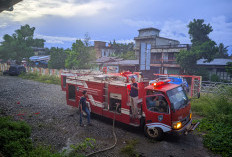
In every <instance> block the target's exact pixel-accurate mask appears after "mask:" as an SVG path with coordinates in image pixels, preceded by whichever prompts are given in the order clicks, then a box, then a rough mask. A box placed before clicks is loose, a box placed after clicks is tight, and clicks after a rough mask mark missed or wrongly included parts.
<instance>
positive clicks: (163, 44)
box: [134, 28, 189, 74]
mask: <svg viewBox="0 0 232 157" xmlns="http://www.w3.org/2000/svg"><path fill="white" fill-rule="evenodd" d="M159 33H160V30H159V29H156V28H143V29H140V30H139V36H138V37H135V38H134V40H135V54H136V57H137V58H139V65H140V70H141V71H144V72H146V71H147V72H148V71H150V72H152V73H160V74H179V72H180V65H179V64H177V62H176V58H175V54H176V53H179V52H180V50H188V49H189V45H188V44H180V42H179V41H177V40H173V39H168V38H164V37H160V36H159Z"/></svg>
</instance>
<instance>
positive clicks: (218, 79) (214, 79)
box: [210, 74, 220, 82]
mask: <svg viewBox="0 0 232 157" xmlns="http://www.w3.org/2000/svg"><path fill="white" fill-rule="evenodd" d="M210 80H211V81H213V82H220V77H219V76H218V75H216V74H213V75H212V76H211V78H210Z"/></svg>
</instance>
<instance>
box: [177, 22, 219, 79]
mask: <svg viewBox="0 0 232 157" xmlns="http://www.w3.org/2000/svg"><path fill="white" fill-rule="evenodd" d="M188 28H189V35H190V39H191V42H192V48H191V50H189V51H187V50H182V51H180V53H179V54H177V55H176V59H177V62H178V63H179V64H180V66H181V68H182V70H184V73H186V74H195V75H196V74H199V72H200V71H201V72H200V73H201V74H203V73H206V72H204V71H203V70H202V68H199V67H198V66H197V64H196V63H197V60H199V59H205V62H210V61H212V60H213V59H214V57H215V55H216V53H217V52H218V47H217V45H216V43H215V42H214V41H212V40H211V39H210V38H209V37H208V35H209V33H210V32H212V31H213V29H212V27H211V26H210V24H208V25H206V24H204V20H203V19H197V20H196V19H194V20H193V22H192V21H191V22H190V23H189V25H188Z"/></svg>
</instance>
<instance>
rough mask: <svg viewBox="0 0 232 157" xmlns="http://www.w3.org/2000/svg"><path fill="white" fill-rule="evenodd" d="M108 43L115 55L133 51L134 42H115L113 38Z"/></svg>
mask: <svg viewBox="0 0 232 157" xmlns="http://www.w3.org/2000/svg"><path fill="white" fill-rule="evenodd" d="M109 45H110V46H111V47H112V48H114V49H115V55H117V56H120V55H124V54H126V53H128V52H129V51H134V43H133V42H131V43H128V44H127V43H125V44H123V43H116V41H115V40H114V41H113V43H111V42H110V43H109Z"/></svg>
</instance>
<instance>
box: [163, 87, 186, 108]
mask: <svg viewBox="0 0 232 157" xmlns="http://www.w3.org/2000/svg"><path fill="white" fill-rule="evenodd" d="M167 96H168V98H169V100H170V102H171V104H172V105H173V108H174V109H175V110H178V109H180V108H182V107H184V106H185V105H187V103H188V97H187V96H186V94H185V92H184V90H183V88H182V87H177V88H174V89H171V90H169V91H167Z"/></svg>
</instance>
